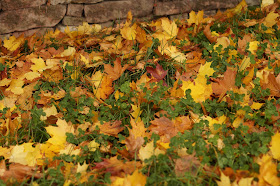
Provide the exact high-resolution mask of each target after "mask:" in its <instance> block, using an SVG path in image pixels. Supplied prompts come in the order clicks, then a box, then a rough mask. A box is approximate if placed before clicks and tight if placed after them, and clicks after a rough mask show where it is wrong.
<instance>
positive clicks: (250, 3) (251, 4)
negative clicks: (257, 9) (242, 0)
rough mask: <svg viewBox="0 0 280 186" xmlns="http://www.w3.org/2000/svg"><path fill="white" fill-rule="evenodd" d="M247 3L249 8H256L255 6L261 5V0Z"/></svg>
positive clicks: (250, 0)
mask: <svg viewBox="0 0 280 186" xmlns="http://www.w3.org/2000/svg"><path fill="white" fill-rule="evenodd" d="M246 3H247V4H248V5H249V6H255V5H260V4H261V0H246Z"/></svg>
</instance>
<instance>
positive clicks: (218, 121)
mask: <svg viewBox="0 0 280 186" xmlns="http://www.w3.org/2000/svg"><path fill="white" fill-rule="evenodd" d="M205 119H206V120H208V122H209V128H210V131H211V132H212V133H213V134H216V133H217V132H219V131H220V130H221V127H219V128H218V129H215V127H214V124H218V125H222V124H225V122H226V119H227V117H226V116H225V115H222V116H220V117H217V118H211V117H210V116H206V117H205Z"/></svg>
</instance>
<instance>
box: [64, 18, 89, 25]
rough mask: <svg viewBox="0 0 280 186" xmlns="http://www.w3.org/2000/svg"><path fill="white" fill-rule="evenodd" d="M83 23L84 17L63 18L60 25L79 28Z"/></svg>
mask: <svg viewBox="0 0 280 186" xmlns="http://www.w3.org/2000/svg"><path fill="white" fill-rule="evenodd" d="M83 22H86V19H85V18H84V17H70V16H65V17H64V18H63V20H62V24H63V25H66V26H79V25H83Z"/></svg>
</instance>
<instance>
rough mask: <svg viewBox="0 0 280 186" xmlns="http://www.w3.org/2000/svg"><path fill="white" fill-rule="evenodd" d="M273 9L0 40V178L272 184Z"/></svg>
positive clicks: (275, 152) (278, 81) (276, 145)
mask: <svg viewBox="0 0 280 186" xmlns="http://www.w3.org/2000/svg"><path fill="white" fill-rule="evenodd" d="M279 12H280V9H279V2H276V3H272V2H271V1H263V2H262V4H261V6H260V7H247V4H246V2H245V1H242V2H241V3H240V4H239V5H238V6H237V7H236V8H233V9H229V10H227V11H225V12H218V13H217V14H216V15H215V16H213V17H207V18H205V17H204V16H203V11H199V12H197V13H195V12H191V13H190V17H189V19H187V20H179V19H178V20H173V21H171V20H169V19H167V18H160V19H157V20H154V21H150V22H141V21H138V20H137V19H134V18H133V17H132V14H131V13H130V12H129V13H128V15H127V20H126V22H125V23H123V24H117V26H116V27H110V28H105V29H101V27H100V26H99V25H92V26H90V25H88V24H87V23H84V24H83V25H82V26H79V27H78V28H77V31H70V30H69V29H66V30H65V31H64V32H62V31H59V30H56V31H51V32H48V33H46V34H45V35H44V36H36V35H33V36H30V37H24V36H20V37H18V38H16V37H14V36H12V37H10V38H9V39H5V40H3V41H2V42H0V43H1V46H0V54H1V58H0V62H1V63H0V78H1V81H0V89H1V100H0V116H1V118H0V121H1V125H0V133H1V138H0V143H1V147H0V156H1V161H0V178H1V184H20V185H28V184H32V185H109V184H111V185H145V184H146V185H279V184H280V177H279V173H280V171H279V170H280V164H279V160H280V134H279V124H280V120H279V119H280V116H279V109H280V101H279V99H278V98H279V97H280V75H279V72H280V61H279V58H280V52H279V51H280V45H279V43H280V30H279V28H278V27H279V26H280V21H279Z"/></svg>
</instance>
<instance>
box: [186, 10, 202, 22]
mask: <svg viewBox="0 0 280 186" xmlns="http://www.w3.org/2000/svg"><path fill="white" fill-rule="evenodd" d="M203 14H204V12H203V10H202V11H199V12H198V13H197V15H196V14H195V12H194V11H191V12H190V14H189V19H188V20H187V22H188V24H189V25H192V24H195V25H198V24H200V23H202V21H203Z"/></svg>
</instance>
